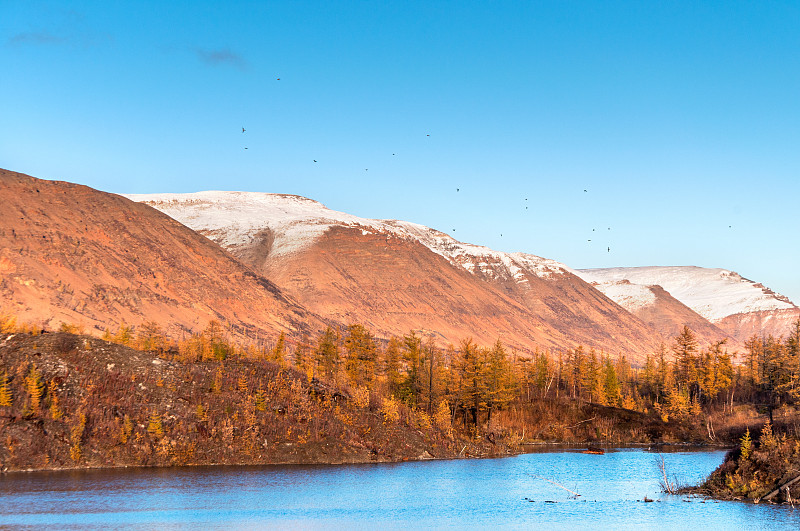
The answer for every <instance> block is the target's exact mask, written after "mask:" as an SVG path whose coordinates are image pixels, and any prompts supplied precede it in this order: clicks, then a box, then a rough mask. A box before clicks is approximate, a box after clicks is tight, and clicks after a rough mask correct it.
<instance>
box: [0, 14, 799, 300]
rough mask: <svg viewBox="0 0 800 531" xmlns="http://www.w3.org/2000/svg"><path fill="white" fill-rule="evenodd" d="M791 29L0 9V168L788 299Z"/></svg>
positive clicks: (760, 22) (523, 17) (759, 18)
mask: <svg viewBox="0 0 800 531" xmlns="http://www.w3.org/2000/svg"><path fill="white" fill-rule="evenodd" d="M798 28H800V3H797V2H767V1H765V2H734V1H727V2H721V1H720V2H533V1H531V2H488V1H486V2H466V1H459V2H433V1H425V2H411V1H402V2H401V1H398V2H335V1H328V2H296V1H292V2H288V1H284V2H221V1H220V2H203V1H198V0H195V1H185V2H180V1H169V2H165V1H163V0H161V1H157V2H147V1H139V2H121V1H107V2H102V1H93V2H68V1H60V2H42V1H22V0H19V1H15V0H0V69H1V70H0V71H2V72H3V78H2V81H0V167H4V168H6V169H10V170H14V171H19V172H23V173H28V174H30V175H33V176H36V177H40V178H45V179H58V180H67V181H72V182H78V183H81V184H86V185H88V186H91V187H94V188H98V189H100V190H105V191H109V192H120V193H126V192H129V193H145V192H167V191H168V192H191V191H198V190H208V189H218V190H219V189H221V190H247V191H263V192H281V193H293V194H298V195H303V196H306V197H310V198H313V199H316V200H318V201H321V202H322V203H324V204H325V205H327V206H328V207H330V208H333V209H336V210H342V211H345V212H349V213H352V214H356V215H359V216H364V217H376V218H397V219H404V220H409V221H415V222H418V223H422V224H425V225H428V226H431V227H434V228H437V229H440V230H442V231H445V232H447V233H449V234H451V235H453V236H454V237H456V238H458V239H460V240H462V241H467V242H471V243H478V244H483V245H487V246H489V247H492V248H495V249H498V250H503V251H524V252H529V253H533V254H537V255H540V256H545V257H547V258H552V259H556V260H559V261H562V262H564V263H566V264H567V265H569V266H571V267H576V268H582V267H611V266H637V265H697V266H703V267H723V268H727V269H732V270H734V271H737V272H739V273H740V274H742V275H743V276H745V277H747V278H751V279H753V280H756V281H759V282H762V283H764V284H765V285H767V286H769V287H770V288H772V289H774V290H776V291H778V292H780V293H783V294H785V295H787V296H789V297H790V298H791V299H792V300H793V301H794V302H795V303H800V275H798V273H797V271H798V269H799V268H798V264H800V239H799V238H798V227H800V221H799V220H798V213H799V212H800V211H799V210H798V199H800V97H799V96H798V95H800V31H798ZM242 127H244V128H245V129H246V131H245V132H244V133H242V131H241V130H242ZM428 135H430V136H428ZM245 148H246V149H245ZM314 160H316V161H317V162H314ZM584 190H585V191H584ZM526 207H527V209H526ZM453 229H455V230H453ZM593 229H594V230H593ZM588 240H592V241H588ZM609 248H610V251H609Z"/></svg>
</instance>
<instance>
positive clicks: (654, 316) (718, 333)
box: [631, 286, 743, 351]
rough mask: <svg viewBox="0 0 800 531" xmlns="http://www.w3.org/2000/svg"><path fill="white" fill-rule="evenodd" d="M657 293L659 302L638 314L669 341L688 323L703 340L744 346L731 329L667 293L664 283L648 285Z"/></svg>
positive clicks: (736, 346) (637, 312)
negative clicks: (733, 335) (717, 324)
mask: <svg viewBox="0 0 800 531" xmlns="http://www.w3.org/2000/svg"><path fill="white" fill-rule="evenodd" d="M647 288H648V289H649V290H650V291H651V292H652V293H653V295H654V296H655V302H654V303H653V304H651V305H648V306H644V307H642V308H639V309H637V310H632V311H631V313H633V314H634V315H635V316H637V317H639V318H640V319H641V320H642V321H644V322H645V323H647V324H649V325H650V326H652V327H653V328H655V329H656V330H658V331H659V332H661V335H662V336H663V338H664V340H665V341H666V342H669V341H670V340H672V339H673V338H675V336H677V335H678V334H680V332H681V330H682V329H683V327H684V325H685V326H688V327H689V328H690V329H691V330H692V332H694V333H695V335H696V336H697V338H698V339H699V340H700V342H701V343H713V342H715V341H721V340H723V339H727V343H726V345H727V348H728V349H729V350H731V351H733V350H741V349H742V348H743V345H742V344H741V342H740V341H738V340H737V339H735V338H734V337H732V336H731V334H729V333H728V332H726V331H725V330H723V329H722V328H720V327H718V326H716V325H715V324H713V323H711V322H709V321H708V320H706V319H705V318H703V317H702V316H701V315H699V314H697V313H696V312H694V311H692V309H691V308H689V307H688V306H686V305H685V304H683V303H682V302H680V301H679V300H677V299H676V298H675V297H673V296H672V295H670V294H669V293H667V292H666V291H665V290H664V288H662V287H661V286H647Z"/></svg>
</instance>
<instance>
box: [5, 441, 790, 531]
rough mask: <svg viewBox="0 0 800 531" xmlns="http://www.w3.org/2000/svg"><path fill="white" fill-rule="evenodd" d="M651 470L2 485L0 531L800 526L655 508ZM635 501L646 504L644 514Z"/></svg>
mask: <svg viewBox="0 0 800 531" xmlns="http://www.w3.org/2000/svg"><path fill="white" fill-rule="evenodd" d="M724 454H725V452H724V451H722V450H717V451H703V452H690V451H685V450H683V451H679V452H676V453H669V454H663V455H664V458H665V461H666V464H667V468H668V470H669V472H670V474H674V475H675V476H676V477H678V478H679V479H681V480H683V481H685V482H688V483H692V482H697V481H699V480H701V479H702V478H703V477H705V476H706V475H707V474H708V473H710V472H711V470H713V469H714V468H715V467H716V466H717V465H718V464H719V463H720V462H721V461H722V459H723V457H724ZM655 457H656V455H655V454H653V453H651V452H647V451H644V450H642V449H624V450H620V451H611V452H608V453H606V454H605V455H587V454H582V453H580V452H579V451H578V450H577V449H566V450H565V449H561V450H558V451H550V452H537V453H531V454H526V455H521V456H517V457H513V458H507V459H492V460H455V461H426V462H418V463H402V464H374V465H347V466H275V467H198V468H179V469H120V470H97V471H75V472H45V473H29V474H9V475H6V476H2V477H0V525H4V526H20V527H29V528H52V529H64V528H103V529H108V528H118V529H131V528H147V529H149V528H162V529H164V528H166V529H170V528H197V527H204V528H219V529H222V528H225V529H230V528H318V527H324V528H342V529H345V528H353V527H362V528H375V527H381V528H394V529H400V528H403V529H408V528H485V527H493V528H530V527H538V526H544V525H550V526H555V527H556V528H559V529H564V528H567V529H569V528H575V529H577V528H581V529H585V528H620V527H636V528H646V529H648V528H652V529H663V528H665V527H669V528H680V529H687V528H692V527H702V528H706V527H709V526H713V527H725V528H734V527H744V526H748V527H752V526H755V527H759V528H763V527H793V528H797V527H798V526H799V525H800V516H798V513H796V512H795V511H793V510H792V509H791V508H789V507H782V506H768V505H750V504H744V503H714V502H710V501H709V502H705V500H701V499H697V498H695V499H689V498H686V497H678V496H665V495H662V494H660V493H659V491H658V481H659V474H658V470H657V467H656V465H655V461H654V459H655ZM559 485H560V486H559ZM567 489H568V490H567ZM569 491H573V492H576V493H578V494H580V496H577V497H576V496H573V495H572V494H571V493H570V492H569ZM645 497H648V498H652V499H656V500H659V501H657V502H654V503H644V502H642V501H641V500H643V499H644V498H645ZM684 500H690V501H684Z"/></svg>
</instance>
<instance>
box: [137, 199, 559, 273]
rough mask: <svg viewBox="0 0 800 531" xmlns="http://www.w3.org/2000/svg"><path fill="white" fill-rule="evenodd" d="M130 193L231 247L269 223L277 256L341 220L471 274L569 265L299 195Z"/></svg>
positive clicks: (304, 245) (553, 269)
mask: <svg viewBox="0 0 800 531" xmlns="http://www.w3.org/2000/svg"><path fill="white" fill-rule="evenodd" d="M126 197H128V198H129V199H131V200H133V201H138V202H142V203H146V204H148V205H150V206H153V207H155V208H157V209H158V210H160V211H162V212H164V213H165V214H167V215H168V216H170V217H172V218H174V219H177V220H178V221H180V222H181V223H183V224H184V225H186V226H188V227H190V228H193V229H195V230H197V231H199V232H201V233H203V234H205V235H206V236H208V237H209V238H211V239H212V240H214V241H216V242H217V243H219V244H220V245H221V246H222V247H225V248H226V249H229V250H232V251H235V250H236V249H239V248H241V247H242V246H249V245H251V244H252V242H253V240H254V239H257V238H258V235H259V234H260V233H261V232H262V231H263V230H264V229H265V228H269V230H270V232H271V235H272V238H273V240H272V244H271V249H270V255H271V256H272V257H273V258H275V257H280V256H283V255H287V254H290V253H293V252H297V251H301V250H303V249H305V248H308V247H311V246H312V245H314V243H315V242H316V241H318V240H319V238H321V237H322V236H323V235H324V234H325V232H326V231H327V230H328V229H330V228H331V227H334V226H338V227H354V228H358V229H360V230H361V231H362V232H363V233H364V234H391V235H392V236H395V237H399V238H403V239H407V240H410V241H418V242H419V243H421V244H423V245H424V246H425V247H427V248H428V249H430V250H431V251H433V252H434V253H436V254H438V255H440V256H443V257H444V258H446V259H447V260H448V261H449V262H450V263H451V264H453V265H457V266H459V267H462V268H464V269H466V270H467V271H469V272H470V273H473V274H477V273H480V274H484V275H489V276H494V277H498V278H514V279H517V280H519V281H520V282H525V281H526V275H527V274H531V273H535V274H536V275H537V276H538V277H541V278H548V277H550V276H551V275H554V274H556V275H560V274H564V273H565V272H567V271H571V270H570V269H569V268H568V267H566V266H564V265H563V264H560V263H558V262H556V261H555V260H548V259H546V258H542V257H540V256H536V255H532V254H525V253H504V252H499V251H494V250H492V249H489V248H488V247H483V246H480V245H472V244H468V243H462V242H459V241H458V240H456V239H454V238H452V237H450V236H449V235H447V234H445V233H443V232H440V231H437V230H435V229H431V228H429V227H426V226H424V225H419V224H416V223H411V222H407V221H398V220H379V219H367V218H360V217H358V216H353V215H351V214H346V213H344V212H337V211H335V210H331V209H329V208H327V207H326V206H324V205H323V204H322V203H319V202H318V201H314V200H312V199H307V198H305V197H300V196H296V195H285V194H267V193H257V192H218V191H208V192H196V193H190V194H128V195H126Z"/></svg>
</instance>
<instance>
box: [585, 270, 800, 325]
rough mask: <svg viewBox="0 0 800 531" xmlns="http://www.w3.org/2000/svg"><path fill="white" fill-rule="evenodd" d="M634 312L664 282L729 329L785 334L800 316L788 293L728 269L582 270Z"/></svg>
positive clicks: (670, 290)
mask: <svg viewBox="0 0 800 531" xmlns="http://www.w3.org/2000/svg"><path fill="white" fill-rule="evenodd" d="M576 274H578V275H579V276H580V277H581V278H583V279H584V280H586V281H587V282H591V283H592V284H593V285H595V286H596V287H597V288H598V289H599V290H600V291H602V292H603V293H605V294H606V295H607V296H609V297H610V298H612V299H614V300H615V301H616V302H617V303H618V304H620V305H621V306H623V307H624V308H627V309H628V310H630V311H636V310H639V309H641V308H644V307H647V306H649V305H652V304H653V303H654V302H655V301H654V299H653V297H652V296H651V295H650V294H649V289H648V287H650V286H660V287H662V288H663V289H664V290H666V291H667V292H668V293H669V294H670V295H672V296H673V297H675V298H676V299H678V300H679V301H681V302H682V303H683V304H685V305H686V306H688V307H689V308H691V309H692V310H694V311H695V312H697V313H698V314H699V315H701V316H703V317H705V318H706V319H707V320H708V321H710V322H711V323H714V324H716V325H717V326H719V327H720V328H722V329H723V330H725V331H726V332H727V333H728V334H730V335H732V336H733V337H735V338H737V339H739V340H745V339H747V337H749V336H751V335H752V334H762V333H764V334H773V335H783V334H785V333H787V332H788V330H789V326H790V325H791V323H792V322H793V321H794V320H796V319H797V317H798V316H800V309H798V307H797V306H796V305H795V304H793V303H792V301H790V300H789V299H788V298H787V297H785V296H783V295H781V294H779V293H775V292H774V291H772V290H770V289H769V288H767V287H765V286H764V285H762V284H759V283H757V282H753V281H752V280H748V279H746V278H744V277H742V276H741V275H739V274H738V273H735V272H733V271H729V270H727V269H712V268H703V267H695V266H649V267H615V268H607V269H583V270H579V271H576Z"/></svg>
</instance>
